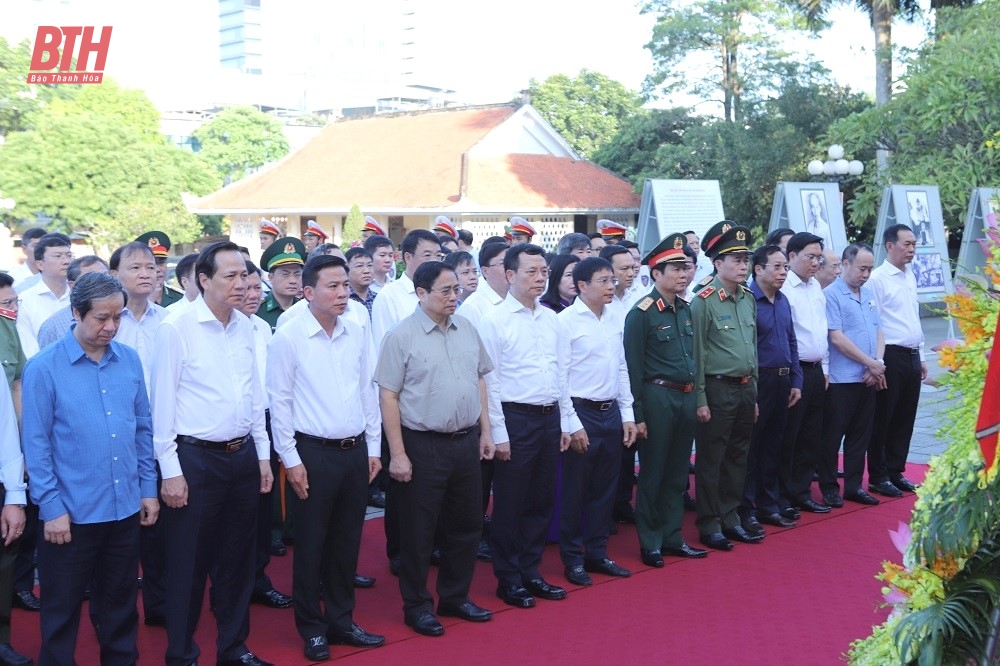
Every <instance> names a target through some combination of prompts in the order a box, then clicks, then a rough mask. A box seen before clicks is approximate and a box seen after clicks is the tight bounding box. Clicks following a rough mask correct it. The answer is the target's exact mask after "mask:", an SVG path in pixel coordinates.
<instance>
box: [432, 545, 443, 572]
mask: <svg viewBox="0 0 1000 666" xmlns="http://www.w3.org/2000/svg"><path fill="white" fill-rule="evenodd" d="M431 566H432V567H439V566H441V549H440V548H435V549H434V550H432V551H431Z"/></svg>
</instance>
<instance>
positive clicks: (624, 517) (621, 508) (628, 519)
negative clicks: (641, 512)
mask: <svg viewBox="0 0 1000 666" xmlns="http://www.w3.org/2000/svg"><path fill="white" fill-rule="evenodd" d="M611 517H612V518H613V519H614V521H615V522H616V523H622V524H628V525H634V524H635V509H633V508H632V505H631V504H629V503H628V502H621V503H619V504H615V508H614V510H613V511H612V512H611Z"/></svg>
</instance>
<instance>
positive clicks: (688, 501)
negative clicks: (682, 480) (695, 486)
mask: <svg viewBox="0 0 1000 666" xmlns="http://www.w3.org/2000/svg"><path fill="white" fill-rule="evenodd" d="M684 510H685V511H697V510H698V505H697V504H695V503H694V498H693V497H691V493H689V492H688V491H686V490H685V491H684Z"/></svg>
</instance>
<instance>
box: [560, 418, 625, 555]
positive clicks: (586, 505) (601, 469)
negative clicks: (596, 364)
mask: <svg viewBox="0 0 1000 666" xmlns="http://www.w3.org/2000/svg"><path fill="white" fill-rule="evenodd" d="M576 414H577V416H579V417H580V422H581V423H582V424H583V429H584V430H585V431H586V432H587V438H588V439H589V441H590V446H589V447H588V448H587V451H586V452H584V453H576V452H575V451H573V450H568V451H565V452H563V453H562V454H561V456H560V457H561V460H562V469H563V474H562V495H561V498H560V501H561V504H560V511H561V514H560V516H559V555H560V556H561V557H562V562H563V565H564V566H567V567H571V566H577V565H580V564H583V561H584V560H585V559H587V560H603V559H604V558H606V557H607V556H608V532H609V529H610V526H611V511H612V509H613V507H614V503H615V494H616V490H617V482H618V470H619V469H620V462H621V450H622V449H623V448H625V447H624V445H623V444H622V439H623V437H624V433H623V431H622V418H621V412H620V411H619V410H618V403H617V402H615V403H614V404H613V405H612V406H611V408H610V409H608V410H606V411H603V412H602V411H600V410H597V409H593V408H591V407H586V406H584V405H577V407H576ZM629 453H630V454H632V455H635V454H634V452H633V451H632V450H631V449H630V450H629Z"/></svg>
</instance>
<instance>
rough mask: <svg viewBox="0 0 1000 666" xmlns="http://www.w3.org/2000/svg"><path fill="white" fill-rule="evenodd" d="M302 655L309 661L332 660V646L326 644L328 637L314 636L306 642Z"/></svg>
mask: <svg viewBox="0 0 1000 666" xmlns="http://www.w3.org/2000/svg"><path fill="white" fill-rule="evenodd" d="M302 653H303V654H304V655H305V656H306V659H308V660H309V661H326V660H327V659H329V658H330V645H329V644H328V643H327V642H326V636H313V637H312V638H310V639H308V640H306V646H305V647H304V648H303V649H302Z"/></svg>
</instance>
